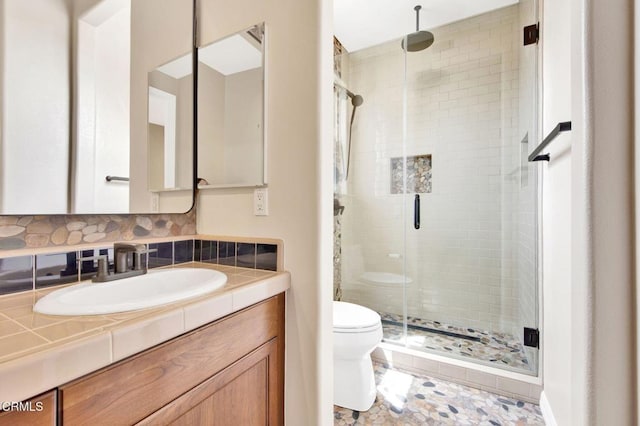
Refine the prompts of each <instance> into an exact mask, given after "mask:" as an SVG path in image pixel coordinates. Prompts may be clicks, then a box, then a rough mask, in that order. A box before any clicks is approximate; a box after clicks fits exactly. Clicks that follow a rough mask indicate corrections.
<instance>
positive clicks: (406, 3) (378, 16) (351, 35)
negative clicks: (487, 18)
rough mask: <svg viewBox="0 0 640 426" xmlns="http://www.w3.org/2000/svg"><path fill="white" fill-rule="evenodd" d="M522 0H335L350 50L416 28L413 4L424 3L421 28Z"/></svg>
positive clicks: (339, 33)
mask: <svg viewBox="0 0 640 426" xmlns="http://www.w3.org/2000/svg"><path fill="white" fill-rule="evenodd" d="M516 3H518V0H335V1H334V2H333V19H334V32H335V36H336V37H337V38H338V40H340V42H341V43H342V45H343V46H344V47H345V48H346V49H347V51H348V52H355V51H357V50H361V49H366V48H367V47H371V46H376V45H378V44H381V43H385V42H387V41H390V40H395V39H400V38H402V37H404V36H405V35H406V34H409V33H412V32H414V31H415V29H416V13H415V11H414V10H413V8H414V7H415V6H416V5H421V6H422V10H421V12H420V29H421V30H429V29H432V28H436V27H440V26H443V25H447V24H450V23H452V22H456V21H459V20H462V19H467V18H470V17H472V16H476V15H481V14H483V13H486V12H489V11H492V10H496V9H500V8H502V7H506V6H510V5H513V4H516Z"/></svg>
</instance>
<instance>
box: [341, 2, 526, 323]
mask: <svg viewBox="0 0 640 426" xmlns="http://www.w3.org/2000/svg"><path fill="white" fill-rule="evenodd" d="M433 33H434V35H435V40H436V41H435V43H434V44H433V46H431V47H430V48H429V49H427V50H425V51H422V52H417V53H410V54H409V55H408V56H407V74H406V76H407V121H408V124H407V144H406V148H404V149H405V150H406V151H403V145H402V111H403V78H404V75H405V74H404V58H403V52H402V50H401V48H400V42H399V40H394V41H392V42H389V43H385V44H383V45H380V46H376V47H373V48H369V49H364V50H361V51H358V52H354V53H352V54H350V55H349V68H348V75H349V77H348V81H347V84H348V86H349V89H350V90H351V91H352V92H354V93H358V94H360V95H362V96H363V97H364V104H363V105H362V106H361V107H359V108H358V110H357V112H356V118H355V122H354V127H353V141H352V158H351V168H350V176H349V182H348V191H347V192H348V195H347V196H346V197H343V198H344V200H343V202H344V204H345V207H346V208H345V212H344V223H343V262H344V268H343V274H342V275H343V295H344V298H345V300H352V301H356V302H358V303H364V304H366V305H368V306H371V307H373V308H375V309H378V310H381V311H386V312H395V313H402V306H403V305H402V302H403V297H402V296H403V295H402V289H401V287H400V286H398V288H397V289H396V290H395V294H394V290H393V289H384V290H382V289H375V288H363V287H362V286H361V285H358V283H357V280H358V278H359V276H360V274H362V272H364V270H366V271H384V272H393V273H398V274H400V273H402V271H403V268H404V267H405V266H406V267H407V275H408V276H409V277H410V278H411V279H412V280H413V282H412V283H411V284H409V286H408V287H407V302H408V314H409V315H411V316H418V317H421V318H426V319H431V320H437V321H442V322H446V323H449V324H454V325H459V326H465V327H474V328H480V329H485V330H493V331H502V332H508V333H511V334H513V335H515V336H521V334H522V330H521V327H522V321H523V320H522V318H521V315H520V312H519V311H520V303H519V292H520V290H521V289H520V285H519V283H518V279H517V278H518V275H519V274H518V268H519V267H521V268H528V269H529V270H528V271H524V272H523V273H524V274H528V276H529V280H528V281H527V284H528V285H529V286H530V287H532V288H530V289H529V288H527V289H526V290H527V291H528V293H529V294H531V293H533V294H534V295H535V286H536V281H535V269H534V262H535V250H534V249H532V250H530V251H529V252H527V253H524V254H525V255H529V256H531V257H532V258H531V259H530V261H529V263H528V264H519V262H518V253H520V251H519V250H518V249H519V245H518V242H519V238H520V236H519V232H522V233H525V234H527V233H528V234H530V235H525V237H527V238H528V240H529V241H532V240H534V238H535V234H534V232H535V227H534V226H533V221H534V216H533V215H531V216H529V217H526V218H525V219H526V220H527V221H528V222H527V223H528V224H529V226H528V227H526V228H523V227H521V226H520V225H521V222H519V219H518V214H517V213H518V206H519V200H520V199H521V198H522V200H521V201H523V202H524V199H525V198H526V199H527V200H528V201H527V205H526V206H525V207H533V206H532V205H531V204H532V203H531V198H532V197H531V194H533V189H534V188H535V181H534V177H532V178H531V182H530V184H529V185H527V186H526V188H522V187H521V173H522V171H521V140H522V138H523V137H524V135H525V134H526V133H527V128H526V126H523V129H520V128H519V125H518V122H519V113H518V107H519V97H520V89H519V88H520V87H521V85H520V84H519V78H520V67H519V56H520V51H521V50H522V49H523V47H522V46H521V44H520V34H521V28H520V16H519V8H518V6H511V7H507V8H503V9H500V10H497V11H494V12H490V13H486V14H483V15H480V16H477V17H474V18H470V19H466V20H463V21H459V22H457V23H454V24H451V25H447V26H444V27H441V28H436V29H434V30H433ZM528 65H529V66H530V67H532V66H533V67H535V64H528ZM524 84H528V85H530V86H533V79H532V78H529V80H527V81H526V82H525V83H524ZM530 98H531V97H530ZM531 121H532V120H531V118H529V120H528V122H527V123H526V124H529V125H530V123H531ZM405 153H406V155H408V156H412V155H420V154H431V155H432V161H433V165H432V176H433V177H432V192H431V193H423V194H420V195H421V210H422V218H421V219H422V220H421V228H420V230H414V229H413V194H410V196H409V197H406V198H404V197H403V196H401V195H396V194H391V193H390V165H389V164H390V159H391V158H395V157H401V156H403V155H404V154H405ZM525 214H526V213H525ZM405 227H406V228H407V231H406V236H405V232H404V228H405ZM404 238H406V239H407V251H406V259H403V258H393V257H389V254H390V253H403V239H404ZM354 258H355V259H354ZM362 268H363V269H364V270H358V269H362ZM532 274H533V276H531V275H532ZM530 299H533V300H532V302H533V306H532V307H531V310H532V311H534V312H535V309H536V301H535V297H531V298H530ZM531 321H532V322H530V323H528V324H526V325H527V326H535V325H536V324H535V317H534V318H531Z"/></svg>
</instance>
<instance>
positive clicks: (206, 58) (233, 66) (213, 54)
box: [158, 34, 262, 79]
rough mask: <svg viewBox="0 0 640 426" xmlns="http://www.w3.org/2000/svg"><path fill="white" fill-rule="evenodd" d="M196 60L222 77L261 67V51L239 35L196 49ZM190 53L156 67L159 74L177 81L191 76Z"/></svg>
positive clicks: (257, 46)
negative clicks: (161, 73)
mask: <svg viewBox="0 0 640 426" xmlns="http://www.w3.org/2000/svg"><path fill="white" fill-rule="evenodd" d="M198 60H199V61H200V62H201V63H204V64H206V65H207V66H209V67H210V68H213V69H214V70H216V71H218V72H219V73H221V74H223V75H225V76H226V75H231V74H235V73H238V72H242V71H247V70H251V69H254V68H259V67H261V66H262V50H261V48H260V45H256V44H255V43H252V42H251V41H248V40H247V38H245V37H243V36H242V35H240V34H236V35H233V36H231V37H227V38H225V39H223V40H219V41H217V42H215V43H211V44H209V45H208V46H204V47H201V48H199V49H198ZM191 61H192V59H191V53H189V54H187V55H185V56H183V57H181V58H178V59H176V60H174V61H171V62H169V63H168V64H165V65H162V66H161V67H158V70H159V71H160V72H163V73H164V74H167V75H168V76H171V77H173V78H176V79H179V78H183V77H185V76H187V75H189V74H191V66H192V64H191Z"/></svg>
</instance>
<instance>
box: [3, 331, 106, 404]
mask: <svg viewBox="0 0 640 426" xmlns="http://www.w3.org/2000/svg"><path fill="white" fill-rule="evenodd" d="M49 346H52V347H51V349H50V350H47V351H40V352H35V353H32V354H30V355H27V356H22V357H20V358H16V359H13V360H11V361H9V362H3V363H0V383H11V386H0V401H22V400H25V399H27V398H30V397H32V396H34V395H37V394H39V393H42V392H44V391H47V390H49V389H52V388H55V387H56V386H59V385H61V384H64V383H67V382H69V381H71V380H73V379H76V378H79V377H81V376H84V375H85V374H88V373H91V372H93V371H95V370H98V369H100V368H102V367H105V366H107V365H108V364H109V363H110V362H111V339H110V336H109V334H108V333H102V334H100V335H95V336H90V337H86V338H83V339H80V340H78V341H73V342H69V343H67V344H65V345H48V346H47V347H49Z"/></svg>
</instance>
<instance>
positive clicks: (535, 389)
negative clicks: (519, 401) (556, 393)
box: [529, 385, 542, 404]
mask: <svg viewBox="0 0 640 426" xmlns="http://www.w3.org/2000/svg"><path fill="white" fill-rule="evenodd" d="M541 393H542V386H540V385H529V397H530V398H531V399H532V400H533V401H535V403H536V404H540V394H541Z"/></svg>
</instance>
